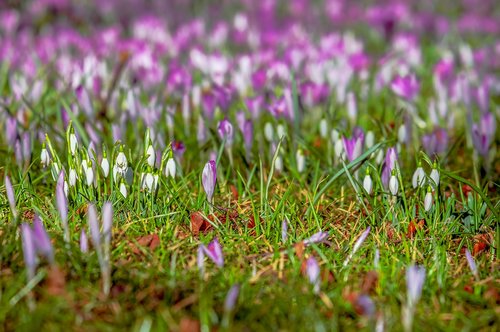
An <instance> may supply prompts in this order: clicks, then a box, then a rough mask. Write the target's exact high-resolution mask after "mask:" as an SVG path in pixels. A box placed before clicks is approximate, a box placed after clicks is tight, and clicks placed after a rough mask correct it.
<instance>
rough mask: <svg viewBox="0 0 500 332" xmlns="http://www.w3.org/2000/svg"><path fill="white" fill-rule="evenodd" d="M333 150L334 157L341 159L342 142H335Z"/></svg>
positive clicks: (342, 152)
mask: <svg viewBox="0 0 500 332" xmlns="http://www.w3.org/2000/svg"><path fill="white" fill-rule="evenodd" d="M333 149H334V151H335V157H336V158H337V159H341V158H342V155H343V154H344V142H343V141H342V140H341V139H339V140H337V141H336V142H335V146H334V147H333Z"/></svg>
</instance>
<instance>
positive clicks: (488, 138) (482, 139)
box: [471, 112, 496, 157]
mask: <svg viewBox="0 0 500 332" xmlns="http://www.w3.org/2000/svg"><path fill="white" fill-rule="evenodd" d="M495 130H496V123H495V118H494V116H493V115H492V114H491V113H489V112H488V113H484V114H483V115H482V116H481V119H480V120H479V123H474V124H472V133H471V134H472V143H473V144H474V147H475V148H476V151H477V152H478V153H479V154H480V155H481V156H483V157H487V156H488V154H489V152H490V145H491V142H492V141H493V139H494V137H495Z"/></svg>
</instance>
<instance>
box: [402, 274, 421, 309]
mask: <svg viewBox="0 0 500 332" xmlns="http://www.w3.org/2000/svg"><path fill="white" fill-rule="evenodd" d="M424 281H425V267H423V266H417V265H411V266H410V267H408V269H407V270H406V290H407V296H408V305H409V307H410V308H412V307H414V306H415V305H416V304H417V302H418V301H419V300H420V296H421V295H422V288H423V286H424Z"/></svg>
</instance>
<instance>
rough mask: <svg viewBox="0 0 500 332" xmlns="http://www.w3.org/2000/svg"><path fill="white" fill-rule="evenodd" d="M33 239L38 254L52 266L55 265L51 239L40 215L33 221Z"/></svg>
mask: <svg viewBox="0 0 500 332" xmlns="http://www.w3.org/2000/svg"><path fill="white" fill-rule="evenodd" d="M31 234H32V238H33V241H34V244H35V248H36V251H37V253H39V254H40V255H42V256H44V257H45V258H46V259H47V260H48V261H49V263H50V264H53V263H54V249H53V248H52V243H51V242H50V238H49V236H48V234H47V232H46V231H45V227H44V226H43V222H42V220H41V219H40V217H39V216H38V215H35V218H34V220H33V230H32V233H31Z"/></svg>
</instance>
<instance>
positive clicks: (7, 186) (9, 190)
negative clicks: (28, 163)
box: [4, 174, 17, 218]
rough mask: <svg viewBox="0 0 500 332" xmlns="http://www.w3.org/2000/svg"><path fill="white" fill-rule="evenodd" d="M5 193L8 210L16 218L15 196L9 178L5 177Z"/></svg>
mask: <svg viewBox="0 0 500 332" xmlns="http://www.w3.org/2000/svg"><path fill="white" fill-rule="evenodd" d="M4 182H5V191H6V192H7V200H8V201H9V205H10V210H11V211H12V214H13V215H14V218H17V208H16V194H15V193H14V187H13V186H12V182H11V181H10V177H9V176H8V175H7V174H6V175H5V179H4Z"/></svg>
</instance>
